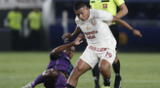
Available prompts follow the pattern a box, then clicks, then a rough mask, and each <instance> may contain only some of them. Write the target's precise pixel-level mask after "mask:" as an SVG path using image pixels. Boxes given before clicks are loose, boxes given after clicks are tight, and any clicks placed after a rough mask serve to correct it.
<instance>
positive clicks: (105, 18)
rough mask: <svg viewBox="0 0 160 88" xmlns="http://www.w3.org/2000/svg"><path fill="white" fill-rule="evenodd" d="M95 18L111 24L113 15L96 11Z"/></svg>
mask: <svg viewBox="0 0 160 88" xmlns="http://www.w3.org/2000/svg"><path fill="white" fill-rule="evenodd" d="M95 14H96V13H95ZM96 18H98V19H100V20H103V21H107V22H111V21H112V20H113V15H112V14H111V13H109V12H107V11H103V10H97V16H96Z"/></svg>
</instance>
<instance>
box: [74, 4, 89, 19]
mask: <svg viewBox="0 0 160 88" xmlns="http://www.w3.org/2000/svg"><path fill="white" fill-rule="evenodd" d="M75 14H76V15H77V16H78V18H79V19H81V20H83V21H85V20H87V19H88V18H89V8H87V7H86V6H84V7H81V8H80V9H79V10H75Z"/></svg>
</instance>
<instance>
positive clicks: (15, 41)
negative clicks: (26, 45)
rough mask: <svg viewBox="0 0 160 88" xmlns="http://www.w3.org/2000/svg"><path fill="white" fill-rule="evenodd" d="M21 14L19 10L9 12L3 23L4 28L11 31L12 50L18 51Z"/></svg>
mask: <svg viewBox="0 0 160 88" xmlns="http://www.w3.org/2000/svg"><path fill="white" fill-rule="evenodd" d="M22 18H23V16H22V13H21V11H20V9H19V8H17V7H16V8H14V9H13V10H11V11H9V12H8V14H7V18H6V21H5V26H6V27H7V28H8V29H10V30H11V42H12V49H13V50H20V48H21V47H20V46H21V42H20V41H21V38H20V31H21V29H22Z"/></svg>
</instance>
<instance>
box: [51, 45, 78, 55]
mask: <svg viewBox="0 0 160 88" xmlns="http://www.w3.org/2000/svg"><path fill="white" fill-rule="evenodd" d="M74 45H75V43H74V42H71V43H68V44H64V45H61V46H58V47H56V48H55V49H53V50H52V51H51V55H58V54H59V53H60V52H62V51H63V50H65V49H67V48H70V47H72V46H74Z"/></svg>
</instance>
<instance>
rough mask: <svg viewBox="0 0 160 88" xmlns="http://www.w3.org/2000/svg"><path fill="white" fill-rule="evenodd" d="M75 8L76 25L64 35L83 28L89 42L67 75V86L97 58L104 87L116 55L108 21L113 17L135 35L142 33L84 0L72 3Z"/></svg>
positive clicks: (82, 30) (92, 66) (88, 68)
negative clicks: (74, 28) (90, 6)
mask: <svg viewBox="0 0 160 88" xmlns="http://www.w3.org/2000/svg"><path fill="white" fill-rule="evenodd" d="M74 11H75V14H76V19H75V21H76V24H77V28H76V30H75V31H74V32H73V33H72V34H68V35H66V36H65V37H68V38H69V37H72V36H73V35H76V34H79V33H80V32H83V34H84V35H85V39H86V40H87V43H88V45H87V47H86V49H85V51H84V52H83V54H82V55H81V56H80V59H79V60H78V62H77V65H76V66H75V68H74V69H73V71H72V73H71V75H70V76H69V79H68V81H67V85H66V88H76V85H77V82H78V79H79V77H80V76H81V75H82V74H83V73H85V72H86V71H88V70H90V69H92V68H94V66H95V65H96V64H97V63H98V62H99V69H100V72H101V74H102V76H103V77H104V79H105V80H104V81H105V82H104V84H105V86H106V87H105V88H110V86H107V85H108V83H107V82H108V80H109V79H110V77H111V71H110V69H111V66H112V63H113V61H114V59H115V56H116V50H115V48H116V40H115V38H114V37H113V35H112V33H111V31H110V29H109V27H108V26H109V24H111V23H112V22H113V21H115V22H118V23H120V24H122V25H123V26H125V27H126V28H128V29H129V30H131V31H133V33H134V34H135V35H136V36H139V37H141V36H142V34H141V32H140V31H138V30H136V29H134V28H133V27H131V26H130V25H129V24H128V23H126V22H125V21H123V20H121V19H119V18H116V17H113V16H112V15H111V14H110V13H107V12H106V11H102V10H95V9H90V8H89V6H88V5H87V4H86V3H85V2H81V1H78V2H77V3H75V5H74Z"/></svg>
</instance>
